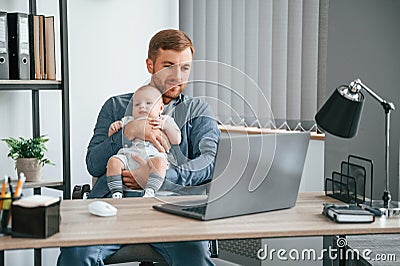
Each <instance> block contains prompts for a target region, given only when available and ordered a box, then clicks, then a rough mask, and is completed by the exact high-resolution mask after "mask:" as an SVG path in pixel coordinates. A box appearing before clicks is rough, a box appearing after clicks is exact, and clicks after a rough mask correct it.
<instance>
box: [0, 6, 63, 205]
mask: <svg viewBox="0 0 400 266" xmlns="http://www.w3.org/2000/svg"><path fill="white" fill-rule="evenodd" d="M28 1H29V13H30V14H37V10H36V0H28ZM58 5H59V20H60V28H59V32H60V46H61V47H60V48H61V50H60V51H61V69H60V70H58V71H60V72H61V80H0V91H30V92H31V95H32V97H31V101H32V119H31V120H32V129H33V130H32V131H33V132H32V135H33V137H37V136H39V135H40V115H39V114H40V104H39V101H40V97H39V95H40V94H39V92H40V91H45V90H46V91H49V90H50V91H59V92H60V96H61V103H62V107H61V116H62V117H61V119H62V122H61V123H62V168H63V171H62V177H59V178H57V177H54V178H52V179H49V178H46V177H44V178H43V180H41V181H39V182H34V183H27V184H26V186H25V188H33V189H34V193H35V194H40V193H41V188H42V187H50V188H55V189H61V190H62V191H63V198H64V199H70V198H71V180H70V179H71V178H70V176H71V169H70V168H71V167H70V122H69V118H70V114H69V73H68V35H67V33H68V28H67V1H66V0H59V1H58ZM57 30H58V29H55V31H57Z"/></svg>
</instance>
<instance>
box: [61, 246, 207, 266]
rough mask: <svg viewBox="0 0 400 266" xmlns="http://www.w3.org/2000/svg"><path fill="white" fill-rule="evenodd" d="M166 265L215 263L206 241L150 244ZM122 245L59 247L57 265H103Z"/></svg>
mask: <svg viewBox="0 0 400 266" xmlns="http://www.w3.org/2000/svg"><path fill="white" fill-rule="evenodd" d="M151 245H152V246H153V248H154V249H155V250H157V251H158V252H159V253H160V254H161V255H163V257H164V258H165V260H166V261H167V263H168V265H173V266H180V265H182V266H186V265H191V266H208V265H215V264H214V263H213V262H212V261H211V259H210V252H209V250H208V241H192V242H174V243H156V244H151ZM121 247H122V245H103V246H85V247H65V248H60V250H61V254H60V256H59V257H58V260H57V266H71V265H74V266H89V265H90V266H94V265H95V266H103V265H104V262H103V260H104V259H106V258H108V257H110V256H111V255H112V254H114V253H115V252H117V251H118V250H119V249H120V248H121Z"/></svg>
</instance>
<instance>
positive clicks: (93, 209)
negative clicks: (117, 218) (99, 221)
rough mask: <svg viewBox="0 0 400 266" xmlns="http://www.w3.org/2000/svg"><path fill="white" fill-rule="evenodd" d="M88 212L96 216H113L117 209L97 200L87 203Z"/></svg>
mask: <svg viewBox="0 0 400 266" xmlns="http://www.w3.org/2000/svg"><path fill="white" fill-rule="evenodd" d="M88 209H89V212H90V213H91V214H94V215H97V216H104V217H106V216H114V215H116V214H117V208H115V207H114V206H112V205H111V204H109V203H107V202H105V201H101V200H97V201H93V202H91V203H89V205H88Z"/></svg>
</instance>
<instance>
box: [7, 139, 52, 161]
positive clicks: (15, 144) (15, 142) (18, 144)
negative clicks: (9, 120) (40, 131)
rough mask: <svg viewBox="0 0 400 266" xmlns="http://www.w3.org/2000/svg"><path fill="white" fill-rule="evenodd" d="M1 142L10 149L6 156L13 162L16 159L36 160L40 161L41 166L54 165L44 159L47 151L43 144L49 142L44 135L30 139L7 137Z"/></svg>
mask: <svg viewBox="0 0 400 266" xmlns="http://www.w3.org/2000/svg"><path fill="white" fill-rule="evenodd" d="M2 141H4V142H5V143H6V144H7V146H8V147H9V149H10V151H9V153H8V154H7V156H8V157H10V158H12V159H14V160H16V159H18V158H36V159H38V160H39V161H40V164H41V165H42V166H44V165H46V164H51V165H54V164H53V163H52V162H51V161H50V160H49V159H47V158H44V154H45V152H46V151H47V148H46V145H45V143H46V142H48V141H49V138H48V137H47V136H46V135H41V136H39V137H36V138H30V139H25V138H23V137H19V138H18V139H16V138H13V137H9V138H7V139H2Z"/></svg>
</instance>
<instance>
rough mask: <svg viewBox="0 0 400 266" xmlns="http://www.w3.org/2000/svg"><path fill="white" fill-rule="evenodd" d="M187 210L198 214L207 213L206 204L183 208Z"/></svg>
mask: <svg viewBox="0 0 400 266" xmlns="http://www.w3.org/2000/svg"><path fill="white" fill-rule="evenodd" d="M182 210H184V211H187V212H194V213H198V214H203V215H204V214H205V213H206V205H201V206H196V207H189V208H184V209H182Z"/></svg>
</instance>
